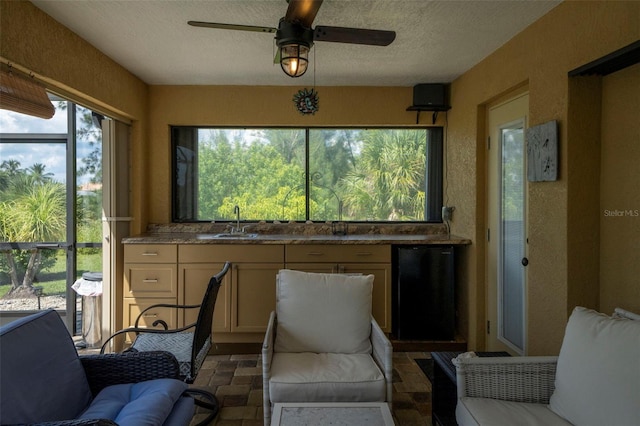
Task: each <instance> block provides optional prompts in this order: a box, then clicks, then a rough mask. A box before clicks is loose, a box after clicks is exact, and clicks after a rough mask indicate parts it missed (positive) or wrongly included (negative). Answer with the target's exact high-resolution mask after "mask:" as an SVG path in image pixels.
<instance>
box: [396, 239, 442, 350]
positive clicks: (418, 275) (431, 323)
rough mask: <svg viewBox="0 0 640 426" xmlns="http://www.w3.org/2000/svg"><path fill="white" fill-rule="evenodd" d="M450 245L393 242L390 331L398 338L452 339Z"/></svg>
mask: <svg viewBox="0 0 640 426" xmlns="http://www.w3.org/2000/svg"><path fill="white" fill-rule="evenodd" d="M454 287H455V280H454V248H453V246H394V250H393V287H392V289H393V295H392V302H393V309H392V333H393V335H394V336H395V337H396V338H397V339H399V340H454V338H455V298H454V296H455V294H454Z"/></svg>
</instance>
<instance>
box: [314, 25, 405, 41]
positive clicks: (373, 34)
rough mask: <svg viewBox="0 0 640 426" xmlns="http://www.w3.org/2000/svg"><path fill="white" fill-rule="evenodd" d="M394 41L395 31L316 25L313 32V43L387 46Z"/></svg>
mask: <svg viewBox="0 0 640 426" xmlns="http://www.w3.org/2000/svg"><path fill="white" fill-rule="evenodd" d="M395 39H396V32H395V31H385V30H367V29H361V28H346V27H326V26H320V25H318V26H317V27H316V28H315V30H314V32H313V41H332V42H335V43H353V44H367V45H371V46H388V45H390V44H391V43H392V42H393V40H395Z"/></svg>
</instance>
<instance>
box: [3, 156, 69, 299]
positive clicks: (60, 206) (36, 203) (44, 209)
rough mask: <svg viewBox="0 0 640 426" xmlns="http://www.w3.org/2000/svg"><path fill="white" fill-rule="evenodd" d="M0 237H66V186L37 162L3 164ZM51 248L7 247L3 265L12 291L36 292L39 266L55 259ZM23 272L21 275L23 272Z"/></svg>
mask: <svg viewBox="0 0 640 426" xmlns="http://www.w3.org/2000/svg"><path fill="white" fill-rule="evenodd" d="M0 171H1V172H0V175H2V176H4V177H6V179H2V182H3V186H2V188H0V237H1V238H2V241H9V242H41V241H63V240H64V237H65V235H64V233H65V227H66V222H65V218H66V208H65V187H64V185H63V184H61V183H59V182H56V181H54V180H53V179H52V177H51V175H50V174H48V173H46V172H45V167H44V166H43V165H41V164H35V165H33V166H31V167H29V168H27V169H21V168H20V163H18V162H15V161H4V162H3V163H2V164H1V165H0ZM53 255H54V254H53V253H52V252H45V253H44V254H43V252H42V251H41V250H38V249H33V250H29V251H25V250H10V249H9V250H5V251H3V257H2V259H1V260H0V265H2V269H3V270H4V271H8V272H7V275H8V276H9V279H10V281H11V290H10V291H9V294H12V293H14V292H17V291H19V290H20V291H21V292H23V294H28V293H31V292H33V280H34V277H35V275H36V273H37V271H38V270H40V268H42V267H43V266H44V267H46V266H48V265H50V264H52V263H53V262H54V259H53ZM21 275H22V279H20V276H21Z"/></svg>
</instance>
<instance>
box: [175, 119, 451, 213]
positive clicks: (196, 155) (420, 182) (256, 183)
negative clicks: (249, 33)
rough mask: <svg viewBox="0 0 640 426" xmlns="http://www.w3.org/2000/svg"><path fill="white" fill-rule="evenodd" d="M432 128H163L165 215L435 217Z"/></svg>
mask: <svg viewBox="0 0 640 426" xmlns="http://www.w3.org/2000/svg"><path fill="white" fill-rule="evenodd" d="M442 134H443V132H442V128H440V127H431V128H422V129H389V128H379V129H336V128H322V129H305V128H286V129H282V128H268V129H232V128H198V127H173V128H172V146H173V175H172V181H173V220H174V221H176V222H193V221H229V220H233V219H235V215H234V207H235V206H239V207H240V210H241V212H242V219H243V220H268V221H271V220H274V221H276V220H277V221H307V220H312V221H373V222H407V221H409V222H411V221H429V222H433V221H440V220H441V216H440V208H441V206H442Z"/></svg>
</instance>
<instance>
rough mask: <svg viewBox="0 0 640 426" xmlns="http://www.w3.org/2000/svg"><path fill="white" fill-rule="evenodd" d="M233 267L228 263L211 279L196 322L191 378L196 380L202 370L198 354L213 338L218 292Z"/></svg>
mask: <svg viewBox="0 0 640 426" xmlns="http://www.w3.org/2000/svg"><path fill="white" fill-rule="evenodd" d="M230 267H231V263H230V262H226V263H225V264H224V266H223V268H222V270H221V271H220V272H218V273H217V274H216V275H214V276H213V277H211V279H210V280H209V285H207V290H206V291H205V293H204V298H203V299H202V304H201V305H200V311H199V313H198V320H197V321H196V327H195V331H194V334H193V347H192V348H191V377H193V378H195V377H196V375H197V373H198V369H199V368H200V366H199V365H197V364H198V361H197V357H198V354H199V353H200V351H201V350H202V348H203V347H204V346H205V345H206V343H207V339H209V338H212V336H211V328H212V324H213V310H214V307H215V304H216V300H217V298H218V290H219V289H220V286H221V285H222V280H223V279H224V276H225V275H226V274H227V272H228V271H229V268H230Z"/></svg>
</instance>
